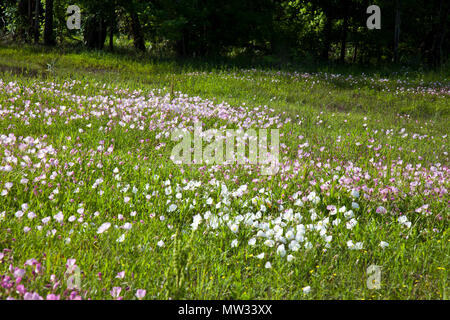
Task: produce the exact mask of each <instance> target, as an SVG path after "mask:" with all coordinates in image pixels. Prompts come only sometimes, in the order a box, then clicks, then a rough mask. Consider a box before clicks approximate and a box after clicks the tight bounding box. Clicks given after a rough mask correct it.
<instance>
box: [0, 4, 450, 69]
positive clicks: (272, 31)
mask: <svg viewBox="0 0 450 320" xmlns="http://www.w3.org/2000/svg"><path fill="white" fill-rule="evenodd" d="M73 4H75V5H78V6H79V7H80V8H81V10H82V16H81V17H82V25H81V30H69V29H68V28H67V26H66V20H67V14H66V9H67V7H68V6H69V5H73ZM372 4H376V5H378V6H379V7H380V8H381V30H369V29H368V28H367V27H366V20H367V18H368V17H369V14H367V13H366V8H367V7H368V6H369V5H372ZM449 11H450V1H446V0H370V1H366V0H314V1H304V0H292V1H284V0H141V1H138V0H42V1H41V0H0V38H1V39H2V40H3V42H7V43H11V42H13V43H30V44H40V45H46V46H62V47H64V46H79V47H86V48H90V49H99V50H111V51H114V50H115V49H117V46H119V45H120V44H127V43H128V44H129V45H132V46H134V48H135V50H137V51H141V52H145V53H153V54H158V55H160V56H165V57H171V56H177V57H217V56H231V57H233V56H251V57H260V58H262V59H265V60H266V61H267V62H269V63H270V62H273V63H281V64H285V63H290V62H295V61H306V62H310V63H316V62H319V63H321V62H324V61H328V62H329V61H332V62H337V63H342V64H371V65H378V64H382V63H394V64H405V65H423V66H428V67H431V68H438V67H440V66H442V65H443V64H445V63H446V62H448V57H449V49H450V43H449V41H448V30H449V23H450V20H449V18H448V16H449ZM127 41H128V42H127Z"/></svg>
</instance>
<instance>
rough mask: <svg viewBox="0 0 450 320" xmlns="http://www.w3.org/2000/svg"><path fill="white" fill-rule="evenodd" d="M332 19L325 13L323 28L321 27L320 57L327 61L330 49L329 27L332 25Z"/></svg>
mask: <svg viewBox="0 0 450 320" xmlns="http://www.w3.org/2000/svg"><path fill="white" fill-rule="evenodd" d="M332 23H333V19H332V18H331V17H330V16H328V15H327V17H326V21H325V28H324V29H323V33H324V42H323V48H322V54H321V58H322V59H323V60H325V61H328V52H329V51H330V45H331V28H332V26H333V24H332Z"/></svg>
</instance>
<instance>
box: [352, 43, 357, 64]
mask: <svg viewBox="0 0 450 320" xmlns="http://www.w3.org/2000/svg"><path fill="white" fill-rule="evenodd" d="M357 57H358V44H357V43H355V50H354V51H353V59H352V63H355V62H356V58H357Z"/></svg>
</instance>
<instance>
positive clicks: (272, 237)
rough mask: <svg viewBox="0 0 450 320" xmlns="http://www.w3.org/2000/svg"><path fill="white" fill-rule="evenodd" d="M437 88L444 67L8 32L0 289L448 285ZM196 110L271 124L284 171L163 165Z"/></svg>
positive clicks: (344, 294) (283, 295)
mask: <svg viewBox="0 0 450 320" xmlns="http://www.w3.org/2000/svg"><path fill="white" fill-rule="evenodd" d="M449 98H450V82H449V78H448V74H447V73H445V72H441V73H436V72H425V71H414V70H409V69H399V70H395V71H391V70H389V69H386V70H382V71H374V70H364V69H356V68H354V69H351V68H350V67H349V68H345V67H335V68H331V67H320V68H318V67H317V68H307V67H304V68H303V69H302V70H300V69H296V68H294V67H292V68H285V69H281V70H279V69H274V68H267V67H255V68H248V67H238V66H233V65H228V64H216V63H208V62H202V63H199V62H195V61H194V62H189V61H184V62H180V61H170V60H162V59H156V58H155V59H153V58H152V59H150V58H145V57H142V56H138V55H135V56H130V55H125V54H120V53H116V54H110V53H102V52H95V51H91V52H87V51H81V52H63V51H59V50H56V49H55V50H47V49H42V48H41V49H40V48H31V47H23V48H20V47H16V46H1V47H0V154H1V161H0V284H1V285H0V299H71V300H73V299H83V300H84V299H448V270H449V268H450V263H449V262H450V260H449V241H450V237H449V235H450V234H449V208H450V207H449V206H450V202H449V200H450V199H449V196H448V190H449V181H450V180H449V178H450V167H449V155H448V151H449V145H448V134H449V126H448V123H449V114H450V104H449ZM198 121H200V122H201V123H203V127H204V128H205V129H212V128H216V129H218V130H224V129H243V130H248V129H252V128H253V129H260V128H268V129H279V132H280V159H279V162H280V167H279V171H278V172H277V174H274V175H263V174H262V173H261V167H260V165H257V164H256V165H255V164H236V163H233V164H216V165H206V164H197V165H196V164H193V165H179V164H175V163H174V162H173V161H171V159H170V156H171V152H172V149H173V147H174V146H175V145H176V142H175V141H172V139H171V133H172V132H173V130H175V129H177V128H180V129H184V130H187V132H190V133H192V132H193V128H194V123H195V122H198ZM370 266H378V267H379V269H378V270H380V273H379V276H380V278H379V281H378V280H377V279H376V278H374V276H376V274H375V273H371V271H370V270H371V269H370V268H369V267H370ZM370 281H373V282H372V284H375V287H374V286H373V285H372V286H371V285H370V283H371V282H370Z"/></svg>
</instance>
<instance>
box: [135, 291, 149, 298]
mask: <svg viewBox="0 0 450 320" xmlns="http://www.w3.org/2000/svg"><path fill="white" fill-rule="evenodd" d="M146 294H147V291H146V290H144V289H138V290H137V291H136V298H138V299H139V300H142V299H143V298H144V297H145V295H146Z"/></svg>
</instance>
